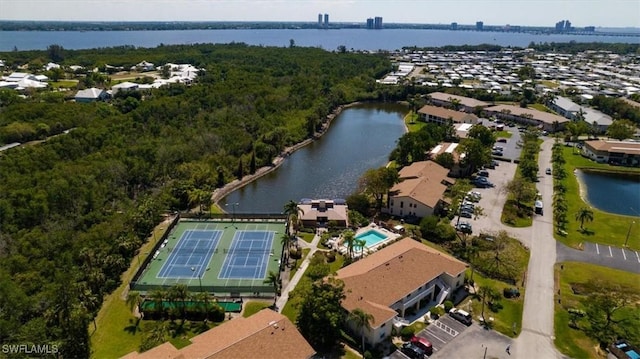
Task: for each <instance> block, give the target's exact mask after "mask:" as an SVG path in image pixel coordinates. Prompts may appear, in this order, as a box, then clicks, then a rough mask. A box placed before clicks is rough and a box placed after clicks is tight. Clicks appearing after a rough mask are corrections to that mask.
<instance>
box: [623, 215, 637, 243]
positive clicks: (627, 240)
mask: <svg viewBox="0 0 640 359" xmlns="http://www.w3.org/2000/svg"><path fill="white" fill-rule="evenodd" d="M634 223H636V221H631V223H629V230H628V231H627V238H626V239H625V240H624V246H625V247H626V246H627V242H629V235H630V234H631V226H633V224H634Z"/></svg>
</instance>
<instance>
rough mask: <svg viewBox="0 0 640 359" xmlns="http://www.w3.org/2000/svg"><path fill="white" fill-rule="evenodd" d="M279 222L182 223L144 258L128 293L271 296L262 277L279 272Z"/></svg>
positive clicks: (282, 228) (281, 227)
mask: <svg viewBox="0 0 640 359" xmlns="http://www.w3.org/2000/svg"><path fill="white" fill-rule="evenodd" d="M285 230H286V229H285V220H273V219H271V220H263V221H260V220H256V219H252V220H250V221H244V222H243V221H237V220H236V221H234V220H230V219H226V220H206V221H205V220H188V219H187V220H185V219H180V221H179V222H178V223H177V224H176V225H175V227H173V229H172V231H171V232H170V233H169V234H168V235H167V236H166V239H165V240H164V241H163V242H162V243H158V246H157V247H156V248H154V250H153V251H152V253H148V254H149V259H148V264H147V265H146V267H145V268H143V269H142V271H141V273H140V275H139V276H138V277H137V280H136V281H135V282H132V283H131V288H132V289H133V290H138V291H142V292H146V291H152V290H154V289H167V288H169V287H171V286H173V285H176V284H184V285H186V286H187V287H188V289H189V291H192V292H209V293H214V294H215V295H216V296H227V295H229V296H238V295H260V293H264V294H267V293H273V288H272V286H271V285H269V284H265V283H264V280H265V279H266V277H267V276H268V273H269V272H271V271H273V272H276V273H278V272H279V270H280V260H281V257H282V251H283V246H284V245H283V243H282V241H281V240H280V238H282V236H283V235H284V234H285Z"/></svg>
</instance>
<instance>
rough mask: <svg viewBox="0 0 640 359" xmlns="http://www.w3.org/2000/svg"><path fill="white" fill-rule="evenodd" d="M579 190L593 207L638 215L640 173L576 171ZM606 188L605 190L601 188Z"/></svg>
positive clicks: (639, 209)
mask: <svg viewBox="0 0 640 359" xmlns="http://www.w3.org/2000/svg"><path fill="white" fill-rule="evenodd" d="M576 175H577V176H578V179H579V182H580V187H581V191H582V192H583V193H585V192H586V200H587V201H588V202H589V204H590V205H592V206H593V207H595V208H597V209H599V210H601V211H605V212H610V213H615V214H621V215H626V216H638V217H640V174H637V173H636V174H634V175H618V174H609V173H602V172H591V171H581V170H578V171H577V172H576ZM603 189H606V190H603Z"/></svg>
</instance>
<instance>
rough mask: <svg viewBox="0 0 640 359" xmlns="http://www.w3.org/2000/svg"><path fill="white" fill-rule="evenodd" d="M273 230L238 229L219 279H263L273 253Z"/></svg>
mask: <svg viewBox="0 0 640 359" xmlns="http://www.w3.org/2000/svg"><path fill="white" fill-rule="evenodd" d="M274 235H275V232H272V231H237V232H236V233H235V235H234V237H233V242H231V248H229V250H228V251H226V252H227V257H226V258H225V260H224V264H223V265H222V270H221V271H220V275H219V276H218V278H219V279H262V278H264V276H265V274H266V271H267V264H269V256H271V255H272V254H273V253H272V249H271V248H272V244H273V237H274Z"/></svg>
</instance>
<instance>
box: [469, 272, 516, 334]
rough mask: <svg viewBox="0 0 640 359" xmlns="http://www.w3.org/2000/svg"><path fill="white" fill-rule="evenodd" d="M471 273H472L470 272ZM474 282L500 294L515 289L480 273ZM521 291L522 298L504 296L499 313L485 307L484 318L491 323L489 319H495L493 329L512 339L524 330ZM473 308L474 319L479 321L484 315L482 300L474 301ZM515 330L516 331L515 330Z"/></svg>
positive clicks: (476, 275) (474, 278) (475, 275)
mask: <svg viewBox="0 0 640 359" xmlns="http://www.w3.org/2000/svg"><path fill="white" fill-rule="evenodd" d="M469 272H470V271H469ZM473 280H474V281H475V284H476V287H480V286H489V287H492V288H494V289H495V290H497V291H498V292H500V294H502V290H503V289H504V288H513V287H514V286H513V285H510V284H508V283H505V282H501V281H498V280H494V279H490V278H485V277H483V276H482V275H479V274H478V273H475V274H474V275H473ZM519 289H520V298H510V299H508V298H505V297H504V296H503V297H502V298H501V299H500V304H501V305H502V309H500V310H498V311H497V312H493V311H491V309H490V308H489V306H488V305H485V308H484V317H485V319H486V320H487V321H489V320H490V319H489V317H491V318H493V322H492V323H493V329H494V330H496V331H498V332H500V333H502V334H504V335H506V336H508V337H511V338H515V337H516V336H518V335H519V334H520V331H521V330H522V311H523V308H524V289H523V288H519ZM471 308H472V311H473V319H474V320H478V317H480V316H481V313H482V301H481V299H480V298H478V299H473V300H472V301H471ZM462 309H466V308H465V306H462ZM514 328H515V330H514Z"/></svg>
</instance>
